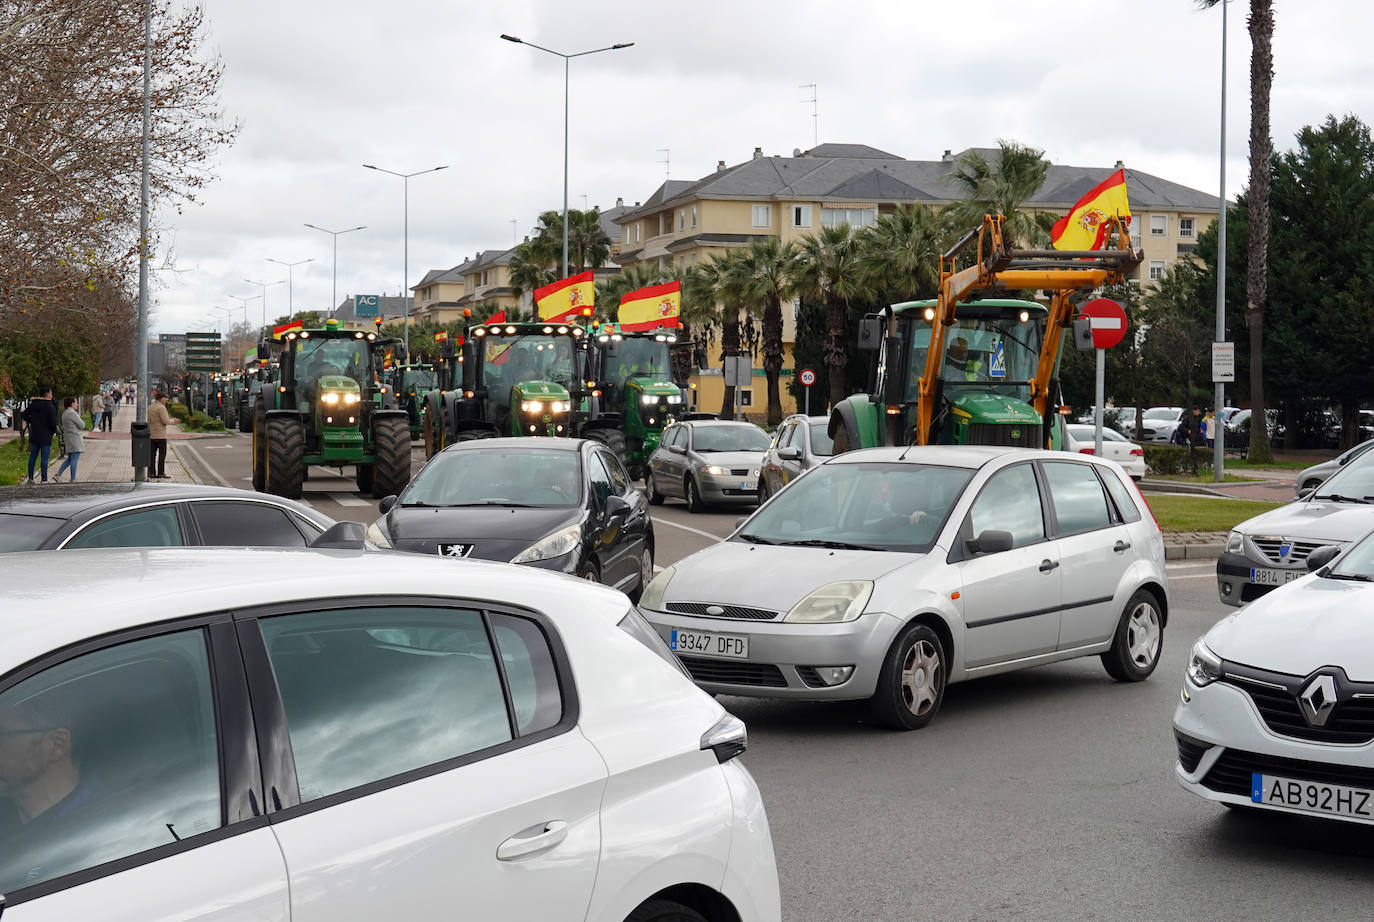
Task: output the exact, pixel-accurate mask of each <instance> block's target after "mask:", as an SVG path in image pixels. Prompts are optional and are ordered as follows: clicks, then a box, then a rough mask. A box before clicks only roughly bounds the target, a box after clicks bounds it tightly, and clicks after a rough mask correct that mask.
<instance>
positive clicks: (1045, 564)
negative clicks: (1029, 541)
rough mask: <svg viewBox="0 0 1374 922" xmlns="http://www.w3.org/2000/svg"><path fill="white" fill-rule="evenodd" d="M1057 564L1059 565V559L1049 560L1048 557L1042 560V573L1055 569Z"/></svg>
mask: <svg viewBox="0 0 1374 922" xmlns="http://www.w3.org/2000/svg"><path fill="white" fill-rule="evenodd" d="M1057 566H1059V561H1057V560H1049V559H1048V558H1047V559H1045V560H1042V561H1040V572H1041V573H1048V572H1050V571H1051V570H1053V569H1054V568H1055V567H1057Z"/></svg>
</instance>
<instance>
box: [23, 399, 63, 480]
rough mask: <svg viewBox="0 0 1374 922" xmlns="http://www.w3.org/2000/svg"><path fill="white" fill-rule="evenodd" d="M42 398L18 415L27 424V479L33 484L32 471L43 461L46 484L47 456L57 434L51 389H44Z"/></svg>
mask: <svg viewBox="0 0 1374 922" xmlns="http://www.w3.org/2000/svg"><path fill="white" fill-rule="evenodd" d="M42 394H43V396H42V397H35V398H33V399H32V400H30V401H29V405H28V406H27V407H25V408H24V412H23V413H21V414H20V416H21V417H22V418H23V420H24V422H26V423H28V424H29V479H28V480H27V481H26V482H27V483H33V482H34V480H33V469H34V466H35V464H36V463H37V461H38V459H39V458H40V457H41V458H42V459H43V465H42V471H43V483H47V482H48V455H49V454H50V453H51V452H52V437H53V436H54V435H56V434H57V425H58V422H57V404H55V403H53V402H52V388H50V387H45V388H43V390H42Z"/></svg>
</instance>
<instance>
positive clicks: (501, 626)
mask: <svg viewBox="0 0 1374 922" xmlns="http://www.w3.org/2000/svg"><path fill="white" fill-rule="evenodd" d="M359 533H360V529H359ZM344 543H347V542H344ZM58 560H59V558H58V557H54V556H52V555H51V554H49V553H47V552H32V553H21V554H8V555H4V557H3V558H2V559H0V584H3V585H5V586H8V587H11V590H10V591H8V592H7V593H6V598H5V605H4V607H3V609H2V610H0V634H2V635H3V636H4V638H5V642H4V644H3V645H0V893H3V894H4V896H3V911H4V917H5V922H37V920H59V919H97V918H98V919H102V920H120V922H122V920H128V922H134V920H139V922H143V920H152V919H159V920H171V919H176V920H210V919H214V920H215V922H249V920H253V922H288V920H300V919H330V920H337V922H345V920H377V919H386V920H389V922H410V920H414V922H420V920H426V922H428V920H434V919H457V918H464V919H512V920H535V919H538V920H541V922H543V920H567V922H573V920H576V922H583V920H605V922H626V920H630V922H641V920H663V922H667V920H673V922H681V920H692V922H700V920H703V919H704V920H710V922H727V920H729V922H735V920H767V922H776V920H778V919H779V918H780V904H779V895H778V883H777V872H776V868H775V864H774V856H773V848H772V841H771V838H770V834H769V829H768V820H767V817H766V815H765V813H764V808H763V803H762V800H761V799H760V796H759V792H758V788H757V787H756V786H755V784H754V781H753V779H752V778H751V777H750V775H749V773H748V771H746V770H745V768H744V766H743V765H742V764H741V762H740V761H739V760H738V759H736V758H735V756H737V755H739V754H740V753H741V752H742V751H743V750H744V746H745V732H744V726H743V724H742V723H740V721H739V720H738V719H736V718H734V717H732V716H731V715H729V714H728V713H726V712H725V711H724V710H722V708H721V707H720V705H719V704H717V703H716V702H715V701H714V700H713V699H711V698H710V697H709V696H707V695H704V694H702V692H701V691H699V690H698V689H697V688H695V687H693V685H692V683H691V682H690V681H688V680H687V679H686V678H685V677H684V676H683V674H682V673H681V671H680V669H679V667H678V665H677V663H676V661H675V660H674V659H673V657H672V655H671V654H670V653H668V651H667V650H666V649H665V648H664V647H663V644H662V642H661V641H660V640H659V639H658V638H657V636H655V635H654V633H653V631H652V629H651V628H649V627H648V625H646V624H645V623H644V622H643V620H642V619H641V618H640V617H639V615H638V614H637V613H636V612H635V611H634V609H632V608H631V607H630V605H629V603H628V601H627V600H626V598H625V596H623V595H622V594H620V593H619V592H615V591H613V590H610V589H607V588H605V587H600V586H596V585H593V584H591V583H588V582H586V581H582V580H576V579H573V578H572V577H567V576H562V575H557V574H553V573H547V572H543V571H538V572H536V571H532V570H530V569H529V568H526V567H513V566H509V565H505V564H488V563H482V562H477V561H466V560H464V561H454V560H448V559H444V558H441V557H439V556H437V555H435V556H431V557H422V556H419V555H412V554H397V553H391V552H385V551H377V550H375V549H373V550H368V549H362V547H361V542H359V548H358V549H340V550H331V551H316V550H299V551H296V550H280V549H272V550H261V549H259V550H239V549H217V550H215V551H214V552H213V554H212V553H211V552H207V551H199V550H189V549H156V550H101V551H64V552H63V553H62V554H61V555H60V560H61V562H60V563H58ZM250 571H251V572H252V573H254V578H253V579H251V580H245V579H243V578H242V574H243V573H245V572H250ZM39 572H42V573H47V574H49V576H50V577H51V575H52V574H54V573H60V578H43V579H34V578H33V574H35V573H39ZM20 586H22V587H23V588H22V590H17V589H15V588H14V587H20ZM56 614H60V617H55V615H56Z"/></svg>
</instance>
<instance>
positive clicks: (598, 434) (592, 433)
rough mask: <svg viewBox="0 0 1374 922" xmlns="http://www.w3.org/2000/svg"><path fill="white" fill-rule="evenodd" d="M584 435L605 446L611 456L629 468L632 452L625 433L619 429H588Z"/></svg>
mask: <svg viewBox="0 0 1374 922" xmlns="http://www.w3.org/2000/svg"><path fill="white" fill-rule="evenodd" d="M582 435H583V437H585V438H588V439H591V440H592V441H593V442H600V443H601V444H602V445H605V446H606V447H607V448H609V449H610V450H611V454H613V455H615V456H616V457H617V458H619V459H620V463H621V464H623V465H625V466H626V467H629V464H630V461H629V457H630V450H629V448H628V446H626V444H625V433H623V432H621V431H620V430H619V429H587V430H584V431H583V433H582Z"/></svg>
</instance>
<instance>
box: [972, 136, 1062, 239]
mask: <svg viewBox="0 0 1374 922" xmlns="http://www.w3.org/2000/svg"><path fill="white" fill-rule="evenodd" d="M997 145H998V147H999V148H1000V153H999V154H998V156H997V157H995V158H994V159H993V160H988V159H987V158H985V157H984V156H983V155H982V154H979V153H977V152H969V153H967V154H965V155H964V156H962V157H960V158H959V160H958V162H957V163H956V164H955V168H954V173H953V177H954V181H955V183H956V184H958V185H959V186H962V187H963V189H964V191H965V192H967V193H968V198H966V199H964V200H963V201H960V202H957V203H955V204H954V205H952V206H950V213H951V216H952V217H953V218H954V219H956V220H957V221H958V222H959V225H960V226H961V227H962V228H963V229H964V230H967V229H968V228H971V227H976V226H977V225H979V224H981V223H982V222H983V215H985V214H1001V215H1005V217H1006V220H1005V222H1004V223H1003V225H1002V233H1003V234H1005V235H1006V237H1007V242H1008V243H1009V244H1011V245H1012V246H1013V247H1016V246H1022V245H1027V246H1029V245H1035V244H1041V243H1046V242H1048V241H1049V225H1050V224H1052V223H1053V221H1054V216H1053V215H1049V214H1043V215H1042V214H1038V213H1037V214H1026V213H1025V212H1023V211H1022V210H1021V209H1022V206H1023V205H1024V204H1025V203H1026V201H1027V200H1028V199H1029V198H1030V197H1031V196H1033V195H1035V193H1036V192H1038V191H1039V190H1040V187H1041V186H1042V185H1044V183H1045V174H1046V173H1047V172H1048V171H1049V168H1050V162H1049V161H1048V160H1046V159H1045V152H1044V151H1043V150H1039V149H1037V148H1034V147H1026V146H1024V145H1022V144H1018V143H1016V142H1015V141H998V142H997Z"/></svg>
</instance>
